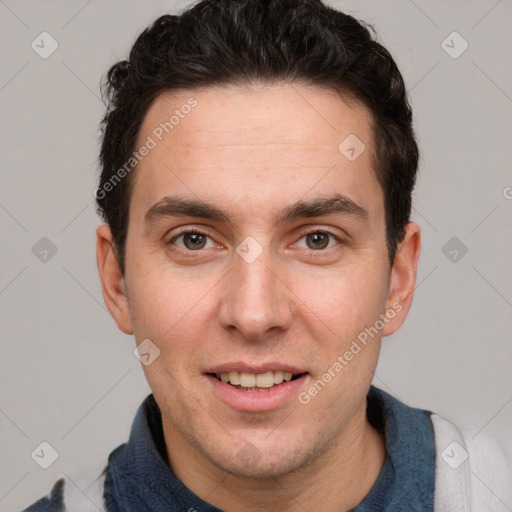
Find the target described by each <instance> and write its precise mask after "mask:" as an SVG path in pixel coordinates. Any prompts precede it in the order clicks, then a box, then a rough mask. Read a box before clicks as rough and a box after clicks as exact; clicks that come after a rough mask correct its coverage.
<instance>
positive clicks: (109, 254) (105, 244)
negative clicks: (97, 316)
mask: <svg viewBox="0 0 512 512" xmlns="http://www.w3.org/2000/svg"><path fill="white" fill-rule="evenodd" d="M96 263H97V265H98V271H99V274H100V279H101V290H102V292H103V300H104V301H105V304H106V306H107V308H108V310H109V311H110V314H111V315H112V317H113V318H114V320H115V321H116V324H117V326H118V327H119V329H121V331H123V332H124V333H126V334H133V327H132V321H131V316H130V310H129V307H128V299H127V296H126V287H125V282H124V278H123V276H122V274H121V270H120V268H119V264H118V262H117V257H116V252H115V245H114V242H113V237H112V232H111V231H110V228H109V227H108V225H107V224H102V225H101V226H99V227H98V229H97V230H96Z"/></svg>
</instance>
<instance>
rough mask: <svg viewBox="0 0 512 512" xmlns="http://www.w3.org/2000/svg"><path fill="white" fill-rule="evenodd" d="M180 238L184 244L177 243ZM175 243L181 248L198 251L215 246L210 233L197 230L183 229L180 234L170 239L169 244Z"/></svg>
mask: <svg viewBox="0 0 512 512" xmlns="http://www.w3.org/2000/svg"><path fill="white" fill-rule="evenodd" d="M208 239H210V246H207V243H208ZM178 240H181V244H182V245H180V244H179V243H176V242H177V241H178ZM175 243H176V245H177V246H178V247H179V248H180V249H182V250H185V251H197V250H200V249H208V248H210V247H214V246H215V243H214V242H213V240H212V239H211V238H210V237H209V236H208V235H206V234H205V233H201V232H200V231H195V230H189V231H183V232H181V233H179V234H178V235H176V236H174V237H173V238H172V239H171V240H170V241H169V244H175Z"/></svg>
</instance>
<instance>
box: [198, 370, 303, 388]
mask: <svg viewBox="0 0 512 512" xmlns="http://www.w3.org/2000/svg"><path fill="white" fill-rule="evenodd" d="M207 375H209V376H211V377H214V378H215V379H217V380H218V381H220V382H224V383H225V384H228V385H230V386H231V387H233V388H235V389H240V390H243V391H250V392H255V391H256V392H265V391H267V392H268V391H270V390H273V389H276V388H278V387H279V386H282V385H283V384H285V383H287V382H290V381H293V380H296V379H299V378H301V377H303V376H304V375H306V372H300V373H293V372H288V371H283V370H276V371H266V372H263V373H249V372H244V371H230V372H218V373H208V374H207Z"/></svg>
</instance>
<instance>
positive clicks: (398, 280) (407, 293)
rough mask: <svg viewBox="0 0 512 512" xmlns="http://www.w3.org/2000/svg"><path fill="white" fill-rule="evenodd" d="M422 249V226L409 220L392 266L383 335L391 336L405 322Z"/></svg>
mask: <svg viewBox="0 0 512 512" xmlns="http://www.w3.org/2000/svg"><path fill="white" fill-rule="evenodd" d="M420 250H421V232H420V227H419V226H418V225H417V224H416V223H414V222H409V223H408V224H407V226H406V227H405V235H404V239H403V240H402V242H401V243H400V244H399V246H398V248H397V252H396V255H395V260H394V261H393V266H392V267H391V275H390V283H389V292H388V298H387V301H386V312H387V313H388V314H387V317H388V318H389V320H388V322H386V325H385V327H384V329H383V331H382V336H389V335H390V334H393V333H394V332H395V331H397V330H398V329H399V328H400V326H401V325H402V324H403V323H404V321H405V319H406V318H407V314H408V313H409V309H410V308H411V304H412V299H413V296H414V287H415V285H416V272H417V268H418V259H419V256H420Z"/></svg>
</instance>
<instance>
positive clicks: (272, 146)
mask: <svg viewBox="0 0 512 512" xmlns="http://www.w3.org/2000/svg"><path fill="white" fill-rule="evenodd" d="M150 139H151V141H152V143H151V145H152V146H153V145H154V147H153V148H152V149H151V150H150V151H149V152H148V154H147V156H145V157H144V159H143V160H142V161H141V162H140V163H139V165H138V167H137V171H136V173H135V176H134V178H135V179H134V187H133V198H132V200H133V199H136V200H137V201H138V202H141V203H143V204H144V205H146V206H147V208H149V207H150V206H151V205H152V204H154V203H155V202H157V201H158V200H159V199H161V197H163V196H165V195H166V194H167V195H173V194H174V193H175V192H177V191H178V192H180V193H181V195H188V196H194V195H196V196H201V198H202V199H204V198H205V195H206V196H208V197H210V198H211V199H212V200H217V201H218V200H219V199H221V200H223V201H226V200H228V198H229V200H230V204H232V206H233V207H236V206H237V205H238V206H239V207H240V209H241V210H240V211H241V212H242V211H245V212H247V211H249V210H251V211H252V212H254V211H257V210H258V209H259V208H264V209H265V208H266V205H269V204H271V203H274V204H276V205H277V204H278V203H281V204H280V205H281V206H285V204H286V202H287V201H288V200H289V199H290V200H291V199H292V197H293V199H294V200H298V199H300V198H301V197H302V196H305V195H308V194H309V195H315V194H316V195H326V194H327V193H329V194H331V193H332V192H333V191H338V192H341V193H343V194H344V195H347V196H352V198H353V199H354V200H355V201H356V202H360V203H361V202H363V203H364V202H366V203H369V204H368V206H369V207H368V209H369V210H372V208H373V209H374V210H378V209H379V207H382V204H383V203H382V198H381V197H380V196H381V189H380V186H379V185H378V183H377V181H376V179H375V173H374V170H373V162H374V159H373V146H374V144H373V140H372V129H371V121H370V114H369V112H368V111H367V109H366V108H365V107H364V106H363V105H361V104H360V103H359V102H356V101H350V100H348V99H347V98H344V97H342V96H341V95H340V94H338V93H337V92H335V91H332V90H328V89H324V88H318V87H311V86H305V85H299V84H293V85H292V84H280V85H272V86H270V85H266V86H259V87H256V86H251V87H208V88H202V89H195V90H183V91H172V92H167V93H164V94H162V95H160V96H159V97H158V98H157V99H156V100H155V101H154V103H153V104H152V105H151V107H150V108H149V110H148V112H147V114H146V116H145V118H144V121H143V123H142V126H141V129H140V131H139V136H138V143H137V147H140V146H142V145H144V144H147V142H148V141H149V140H150ZM346 141H348V142H346ZM363 145H364V146H363ZM362 148H364V151H362V153H361V154H360V155H359V156H358V157H357V158H356V159H353V156H354V152H357V153H359V152H360V151H361V149H362ZM347 149H348V150H349V152H348V153H347V152H346V150H347ZM352 149H354V151H352V152H350V151H351V150H352ZM357 153H356V156H357ZM334 189H336V190H334ZM358 198H359V201H358ZM372 198H373V199H372ZM266 209H267V210H268V208H266ZM370 213H371V212H370ZM380 213H382V212H380Z"/></svg>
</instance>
